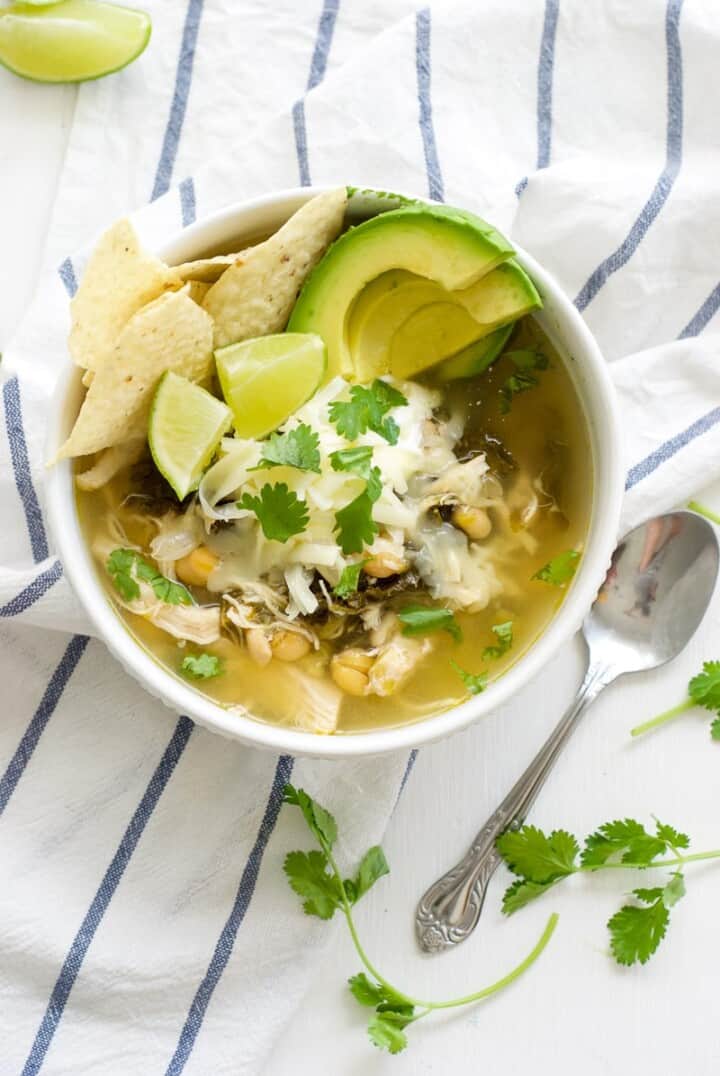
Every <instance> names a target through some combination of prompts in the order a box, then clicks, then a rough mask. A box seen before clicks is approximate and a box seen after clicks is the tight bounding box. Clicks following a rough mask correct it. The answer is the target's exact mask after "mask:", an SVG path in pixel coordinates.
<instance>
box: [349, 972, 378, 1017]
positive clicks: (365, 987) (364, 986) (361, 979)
mask: <svg viewBox="0 0 720 1076" xmlns="http://www.w3.org/2000/svg"><path fill="white" fill-rule="evenodd" d="M348 986H349V987H350V993H351V994H352V996H353V997H354V998H355V1000H356V1001H359V1002H360V1004H361V1005H368V1006H370V1007H371V1008H373V1009H374V1008H375V1006H376V1005H380V1004H381V1003H382V1002H383V1001H384V1000H385V992H384V990H383V987H382V986H380V985H379V983H373V982H371V981H370V979H368V977H367V975H366V974H365V972H364V971H361V972H358V974H357V975H353V976H351V978H349V979H348Z"/></svg>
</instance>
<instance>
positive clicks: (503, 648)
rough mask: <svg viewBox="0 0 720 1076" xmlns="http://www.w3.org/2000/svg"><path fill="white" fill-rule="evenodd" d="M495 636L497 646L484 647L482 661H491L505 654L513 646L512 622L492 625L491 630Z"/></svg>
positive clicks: (507, 621)
mask: <svg viewBox="0 0 720 1076" xmlns="http://www.w3.org/2000/svg"><path fill="white" fill-rule="evenodd" d="M491 630H492V631H493V632H494V633H495V635H496V636H497V646H486V647H485V649H484V650H483V655H482V656H483V661H491V660H493V659H495V658H501V657H502V656H503V654H507V652H508V650H509V649H510V647H511V646H512V644H513V625H512V620H506V621H505V623H504V624H493V626H492V629H491Z"/></svg>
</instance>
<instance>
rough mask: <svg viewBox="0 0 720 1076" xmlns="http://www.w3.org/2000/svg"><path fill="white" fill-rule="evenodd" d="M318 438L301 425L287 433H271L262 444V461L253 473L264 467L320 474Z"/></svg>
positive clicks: (303, 424) (311, 430)
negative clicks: (287, 468)
mask: <svg viewBox="0 0 720 1076" xmlns="http://www.w3.org/2000/svg"><path fill="white" fill-rule="evenodd" d="M319 444H320V438H319V437H318V435H317V434H316V433H315V431H314V430H313V429H311V428H310V426H306V425H305V423H301V424H300V425H299V426H296V427H295V429H294V430H288V432H287V433H273V434H271V436H270V437H269V438H268V439H267V441H263V444H262V459H261V460H260V462H259V464H258V465H257V467H253V468H252V469H253V470H254V471H257V470H260V469H262V468H264V467H296V468H297V469H298V470H299V471H314V472H315V473H316V474H320V452H319V450H318V446H319Z"/></svg>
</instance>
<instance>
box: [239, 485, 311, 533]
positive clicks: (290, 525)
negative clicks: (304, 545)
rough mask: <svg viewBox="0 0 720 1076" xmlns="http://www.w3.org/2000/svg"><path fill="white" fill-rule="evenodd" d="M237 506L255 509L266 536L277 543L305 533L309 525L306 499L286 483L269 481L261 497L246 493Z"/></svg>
mask: <svg viewBox="0 0 720 1076" xmlns="http://www.w3.org/2000/svg"><path fill="white" fill-rule="evenodd" d="M237 506H238V508H245V509H246V510H247V511H248V512H254V513H255V515H256V516H257V518H258V520H259V522H260V526H261V527H262V531H263V534H264V535H265V537H266V538H270V539H272V540H274V541H276V542H287V540H288V538H292V536H293V535H294V534H302V532H303V531H304V530H305V528H306V527H307V525H308V519H309V516H308V510H307V505H306V504H305V501H301V500H300V498H299V497H298V496H297V494H296V493H293V492H292V490H289V489H288V488H287V486H286V485H285V483H284V482H278V483H277V484H276V485H274V486H273V485H271V484H270V483H269V482H266V484H265V485H264V486H263V488H262V489H261V490H260V496H259V497H252V496H251V495H250V494H249V493H243V495H242V497H241V498H240V500H239V501H238V502H237Z"/></svg>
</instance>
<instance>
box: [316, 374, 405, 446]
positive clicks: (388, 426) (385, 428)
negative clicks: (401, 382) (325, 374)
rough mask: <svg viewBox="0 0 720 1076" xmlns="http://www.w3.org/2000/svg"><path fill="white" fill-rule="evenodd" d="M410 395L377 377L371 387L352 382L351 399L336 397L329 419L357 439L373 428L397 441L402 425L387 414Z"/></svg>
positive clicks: (393, 441) (387, 437)
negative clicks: (406, 395) (338, 398)
mask: <svg viewBox="0 0 720 1076" xmlns="http://www.w3.org/2000/svg"><path fill="white" fill-rule="evenodd" d="M406 405H407V399H406V398H405V396H403V394H402V393H401V392H399V391H398V390H397V389H396V388H393V386H392V385H389V384H388V383H387V381H381V380H380V379H379V378H377V379H376V380H375V381H373V383H372V385H370V386H369V387H366V386H363V385H353V386H352V388H351V389H350V399H349V400H334V401H333V402H332V403H331V404H330V407H329V414H330V421H331V422H333V423H334V424H335V426H336V428H337V431H338V433H339V434H342V436H343V437H346V438H347V439H348V441H355V440H357V438H358V437H359V436H360V434H362V433H366V432H367V431H368V430H372V431H373V432H374V433H377V434H379V435H380V436H381V437H384V438H385V440H386V441H387V442H388V443H389V444H391V445H394V444H397V439H398V434H399V432H400V431H399V428H398V425H397V423H396V422H395V420H394V419H392V418H385V416H386V414H387V412H388V411H391V410H392V409H393V408H394V407H405V406H406Z"/></svg>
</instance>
